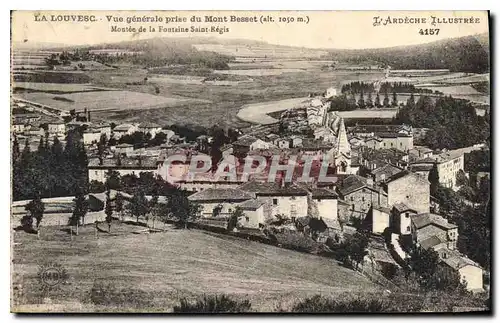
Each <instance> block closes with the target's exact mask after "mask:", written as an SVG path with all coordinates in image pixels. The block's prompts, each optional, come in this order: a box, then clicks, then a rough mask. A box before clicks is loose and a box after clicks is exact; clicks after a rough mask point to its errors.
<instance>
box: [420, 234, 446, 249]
mask: <svg viewBox="0 0 500 323" xmlns="http://www.w3.org/2000/svg"><path fill="white" fill-rule="evenodd" d="M443 242H446V240H443V239H442V238H440V237H438V236H436V235H434V236H432V237H429V238H427V239H425V240H422V241H420V246H421V247H422V248H424V249H426V250H427V249H429V248H432V247H435V246H437V245H438V244H441V243H443Z"/></svg>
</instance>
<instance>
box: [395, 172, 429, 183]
mask: <svg viewBox="0 0 500 323" xmlns="http://www.w3.org/2000/svg"><path fill="white" fill-rule="evenodd" d="M405 176H414V177H415V178H417V179H419V180H420V181H422V182H424V183H427V184H429V180H428V179H427V178H425V177H424V176H421V175H419V174H416V173H412V172H410V171H408V170H403V171H402V172H399V173H396V174H394V175H392V176H391V177H389V178H388V179H387V181H386V182H387V183H390V182H392V181H395V180H397V179H400V178H403V177H405Z"/></svg>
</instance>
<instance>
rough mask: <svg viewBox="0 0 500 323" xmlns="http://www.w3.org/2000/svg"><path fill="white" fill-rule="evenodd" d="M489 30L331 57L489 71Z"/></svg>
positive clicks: (400, 66)
mask: <svg viewBox="0 0 500 323" xmlns="http://www.w3.org/2000/svg"><path fill="white" fill-rule="evenodd" d="M488 37H489V36H488V34H487V33H485V34H480V35H474V36H467V37H460V38H452V39H445V40H439V41H435V42H432V43H427V44H422V45H411V46H399V47H390V48H375V49H361V50H331V51H330V53H329V54H328V55H326V56H325V58H327V59H333V60H337V61H348V62H352V63H361V62H363V61H367V60H370V61H377V62H380V63H382V64H387V65H389V66H391V67H392V68H393V69H449V70H450V71H460V72H474V73H486V72H489V38H488Z"/></svg>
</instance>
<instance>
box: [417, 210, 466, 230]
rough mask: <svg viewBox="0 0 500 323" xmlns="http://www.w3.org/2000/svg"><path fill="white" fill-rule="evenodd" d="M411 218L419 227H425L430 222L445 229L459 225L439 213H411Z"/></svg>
mask: <svg viewBox="0 0 500 323" xmlns="http://www.w3.org/2000/svg"><path fill="white" fill-rule="evenodd" d="M411 220H412V222H413V223H414V224H415V226H416V227H417V229H420V228H423V227H425V226H428V225H430V224H433V225H436V226H438V227H441V228H443V229H445V230H448V229H454V228H456V227H457V226H456V225H455V224H452V223H449V222H448V221H447V220H446V219H445V218H443V217H442V216H439V215H437V214H432V213H420V214H413V215H411Z"/></svg>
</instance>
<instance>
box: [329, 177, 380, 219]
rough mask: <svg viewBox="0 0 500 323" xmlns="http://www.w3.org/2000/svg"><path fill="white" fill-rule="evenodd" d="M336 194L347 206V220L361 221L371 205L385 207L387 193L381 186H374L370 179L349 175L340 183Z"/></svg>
mask: <svg viewBox="0 0 500 323" xmlns="http://www.w3.org/2000/svg"><path fill="white" fill-rule="evenodd" d="M338 193H339V197H340V198H341V199H342V200H344V202H346V203H348V204H349V207H348V211H347V212H348V214H349V215H348V218H349V219H351V218H357V219H361V220H363V219H364V218H365V217H366V216H367V214H368V212H369V211H370V210H371V208H372V206H373V205H377V206H387V193H386V192H384V190H383V188H382V187H381V186H377V185H375V184H374V183H373V180H372V179H371V178H365V177H362V176H359V175H349V176H347V177H346V178H344V179H343V180H342V182H341V183H340V185H339V187H338ZM344 216H345V215H344Z"/></svg>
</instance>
